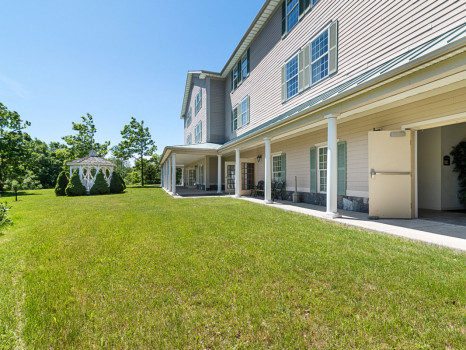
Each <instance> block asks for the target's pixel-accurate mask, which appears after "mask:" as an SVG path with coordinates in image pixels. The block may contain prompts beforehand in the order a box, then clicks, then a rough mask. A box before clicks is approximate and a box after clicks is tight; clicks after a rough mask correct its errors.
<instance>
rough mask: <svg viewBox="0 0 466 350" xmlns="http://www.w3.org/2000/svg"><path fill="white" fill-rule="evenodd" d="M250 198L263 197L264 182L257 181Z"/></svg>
mask: <svg viewBox="0 0 466 350" xmlns="http://www.w3.org/2000/svg"><path fill="white" fill-rule="evenodd" d="M251 196H254V197H257V196H262V197H263V196H264V181H262V180H261V181H259V182H258V183H257V186H254V187H253V188H252V191H251Z"/></svg>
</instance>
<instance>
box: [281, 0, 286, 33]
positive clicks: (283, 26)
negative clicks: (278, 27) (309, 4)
mask: <svg viewBox="0 0 466 350" xmlns="http://www.w3.org/2000/svg"><path fill="white" fill-rule="evenodd" d="M285 33H286V0H285V1H283V2H282V35H285Z"/></svg>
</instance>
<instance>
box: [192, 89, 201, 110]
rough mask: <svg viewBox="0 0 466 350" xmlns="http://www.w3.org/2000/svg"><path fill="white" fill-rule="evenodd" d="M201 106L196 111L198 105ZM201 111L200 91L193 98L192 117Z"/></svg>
mask: <svg viewBox="0 0 466 350" xmlns="http://www.w3.org/2000/svg"><path fill="white" fill-rule="evenodd" d="M199 104H200V105H201V106H200V107H199V109H198V107H197V106H198V105H199ZM201 109H202V89H200V90H199V92H198V93H197V95H196V97H195V98H194V115H197V114H198V113H199V111H200V110H201Z"/></svg>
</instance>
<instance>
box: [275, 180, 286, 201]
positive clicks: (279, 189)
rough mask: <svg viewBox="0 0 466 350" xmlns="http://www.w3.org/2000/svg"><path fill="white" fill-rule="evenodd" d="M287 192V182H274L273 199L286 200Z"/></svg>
mask: <svg viewBox="0 0 466 350" xmlns="http://www.w3.org/2000/svg"><path fill="white" fill-rule="evenodd" d="M286 198H287V193H286V185H285V182H281V181H280V182H276V183H275V186H274V183H273V182H272V200H275V199H282V200H286Z"/></svg>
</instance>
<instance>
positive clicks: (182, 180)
mask: <svg viewBox="0 0 466 350" xmlns="http://www.w3.org/2000/svg"><path fill="white" fill-rule="evenodd" d="M181 186H184V168H181Z"/></svg>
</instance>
